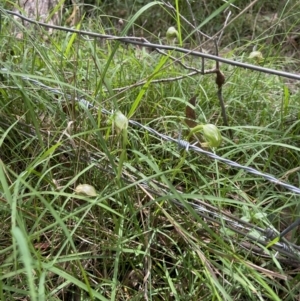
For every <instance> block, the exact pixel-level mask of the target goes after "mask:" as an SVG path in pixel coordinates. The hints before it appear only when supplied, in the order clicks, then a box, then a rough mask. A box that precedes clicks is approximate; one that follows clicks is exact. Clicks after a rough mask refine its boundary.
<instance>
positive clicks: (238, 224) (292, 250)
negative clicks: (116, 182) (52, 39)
mask: <svg viewBox="0 0 300 301" xmlns="http://www.w3.org/2000/svg"><path fill="white" fill-rule="evenodd" d="M0 11H2V13H4V14H5V13H6V14H11V15H14V16H17V17H19V18H22V19H23V20H26V21H28V22H31V23H33V24H36V25H39V26H43V27H47V28H53V29H57V30H63V31H67V32H73V33H78V34H81V35H83V36H91V37H94V38H102V39H110V40H116V41H119V42H121V43H130V44H134V45H141V46H143V47H151V48H155V49H162V50H172V51H177V52H181V53H185V54H188V55H193V56H198V57H202V58H206V59H211V60H215V61H220V62H223V63H226V64H230V65H233V66H237V67H242V68H247V69H250V70H255V71H259V72H264V73H268V74H273V75H277V76H283V77H286V78H291V79H296V80H300V75H298V74H293V73H289V72H284V71H278V70H274V69H269V68H264V67H260V66H255V65H250V64H245V63H242V62H237V61H233V60H228V59H224V58H221V57H219V56H214V55H210V54H206V53H202V52H198V51H193V50H188V49H184V48H180V47H174V46H168V45H160V44H153V43H150V42H148V41H147V40H146V39H144V38H135V37H118V36H112V35H103V34H98V33H93V32H86V31H79V30H75V29H70V28H65V27H61V26H54V25H48V24H45V23H41V22H37V21H34V20H31V19H28V18H26V17H24V16H22V15H20V14H18V13H15V12H11V11H8V10H4V9H2V10H0ZM0 73H2V74H6V75H8V76H9V74H10V73H11V71H10V70H8V69H5V68H2V69H0ZM22 78H23V80H26V81H28V82H31V83H32V84H33V85H36V86H38V87H40V88H42V89H44V90H46V91H49V92H51V93H54V94H57V95H63V96H64V97H66V98H67V99H74V97H72V96H71V95H66V93H65V92H64V91H62V90H60V89H58V88H53V87H49V86H47V85H45V84H43V83H41V82H40V81H38V80H36V79H33V78H31V77H30V76H28V77H26V76H23V77H22ZM75 101H77V102H78V103H80V104H81V105H83V106H84V107H85V108H87V109H93V108H95V109H97V110H100V108H98V107H97V106H95V105H94V104H92V103H91V102H89V101H87V100H86V99H84V98H81V97H77V98H75ZM101 112H102V113H103V114H106V115H111V114H112V112H110V111H108V110H106V109H101ZM129 124H130V125H131V126H135V127H138V128H141V129H143V130H145V131H147V132H149V133H151V134H153V135H155V136H156V137H158V138H160V139H163V140H164V141H170V142H173V143H176V144H177V145H178V146H179V148H181V149H184V150H185V151H188V152H195V153H197V154H199V155H204V156H207V157H209V158H211V159H214V160H218V161H220V162H222V163H223V164H226V165H228V166H231V167H234V168H237V169H241V170H244V171H245V172H248V173H251V174H254V175H256V176H259V177H262V178H264V179H265V180H267V181H270V182H272V183H273V184H275V185H279V186H282V187H284V188H286V189H288V190H289V191H291V192H293V193H295V194H300V188H299V187H296V186H293V185H291V184H288V183H286V182H284V181H282V180H280V179H278V178H276V177H275V176H273V175H270V174H267V173H263V172H261V171H258V170H256V169H254V168H252V167H249V166H244V165H241V164H239V163H238V162H235V161H232V160H229V159H226V158H223V157H221V156H218V155H217V154H215V153H213V152H210V151H207V150H204V149H201V148H200V147H197V146H195V145H193V144H190V143H189V142H188V141H185V140H181V139H179V140H178V139H175V138H173V137H170V136H168V135H165V134H162V133H160V132H158V131H156V130H155V129H153V128H151V127H149V126H146V125H143V124H141V123H139V122H137V121H134V120H129ZM92 160H93V158H92ZM96 162H97V160H96V159H95V160H94V163H95V164H97V163H96ZM98 167H99V166H98ZM100 168H101V167H100ZM141 185H143V187H144V188H146V189H148V190H150V189H151V188H150V187H149V185H148V184H147V183H141ZM154 193H157V191H154ZM160 193H168V191H166V190H165V189H161V192H160ZM171 201H172V202H173V203H174V204H176V205H177V206H180V207H185V206H186V204H188V205H189V206H191V207H193V208H194V209H195V210H196V211H197V213H198V214H199V215H200V216H202V217H205V218H206V219H208V220H212V221H214V222H216V220H221V222H220V221H219V223H220V224H222V225H223V224H224V222H225V223H226V225H227V226H228V227H229V228H232V229H233V230H234V231H236V232H240V234H243V235H244V236H246V237H248V238H249V239H250V240H252V241H256V242H258V243H261V244H262V245H266V244H267V242H268V241H269V240H270V238H272V237H274V235H275V236H276V231H275V230H274V229H271V228H268V229H262V228H259V227H257V226H255V225H253V224H247V223H245V222H242V221H241V220H238V219H235V218H234V217H233V216H226V214H225V213H220V211H219V210H216V209H215V208H213V207H210V206H209V205H208V204H206V203H204V202H201V201H200V200H198V204H197V203H192V202H187V203H186V204H182V203H181V202H180V201H178V200H176V199H172V200H171ZM199 203H201V204H199ZM299 223H300V220H297V221H295V222H294V223H293V224H292V225H291V226H295V225H298V224H299ZM289 228H290V227H289ZM253 230H256V231H258V232H260V233H261V236H260V237H259V238H258V237H255V236H253V235H252V234H251V233H252V232H253ZM284 233H285V234H286V233H287V232H286V231H284ZM272 247H273V248H274V249H275V250H277V251H278V252H280V253H282V254H285V255H287V256H289V257H293V258H294V259H297V260H299V258H300V247H299V246H296V245H293V244H291V243H289V242H277V243H276V244H275V245H274V246H272Z"/></svg>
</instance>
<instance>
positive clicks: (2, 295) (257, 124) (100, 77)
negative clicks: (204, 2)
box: [0, 1, 300, 301]
mask: <svg viewBox="0 0 300 301" xmlns="http://www.w3.org/2000/svg"><path fill="white" fill-rule="evenodd" d="M176 2H178V4H179V5H178V9H177V15H176V14H171V13H170V12H168V16H169V17H168V18H171V17H172V18H173V19H165V20H171V21H170V22H169V21H165V22H166V23H168V22H169V23H172V24H167V25H168V26H174V25H177V26H178V25H180V26H182V28H181V31H180V32H181V35H182V41H183V44H184V46H186V45H191V46H193V45H194V40H193V39H192V37H191V38H190V39H189V40H188V41H187V40H185V37H186V36H188V34H189V33H191V32H192V29H191V28H188V27H186V26H187V25H186V24H185V23H184V21H183V20H182V19H181V20H179V16H180V14H184V13H186V12H185V11H184V9H183V10H182V11H181V1H176ZM124 3H125V4H124ZM124 3H123V5H128V7H130V5H131V4H133V3H132V2H130V1H124ZM135 4H136V6H132V10H130V11H129V13H128V14H130V15H131V16H132V18H130V17H128V20H129V22H128V23H126V24H127V26H125V27H124V28H123V33H122V34H123V35H127V34H129V33H132V32H133V28H134V29H136V28H139V30H138V32H139V31H140V30H141V27H140V26H141V25H142V24H144V23H143V22H141V20H143V19H144V20H145V19H147V18H148V17H149V14H150V13H151V12H152V11H153V10H155V13H156V14H157V15H161V16H163V15H164V14H165V13H166V8H165V7H161V6H160V5H159V4H158V3H155V2H151V3H148V4H147V5H142V4H141V3H140V4H139V5H138V4H137V3H135ZM234 4H235V5H240V4H238V3H234ZM240 7H241V8H244V7H243V6H241V5H240ZM293 7H294V8H295V7H296V4H293V3H292V1H289V2H288V5H287V6H286V7H283V8H281V11H280V13H279V14H278V19H277V20H276V22H277V23H276V24H277V25H278V26H274V27H272V29H271V31H266V32H265V31H264V30H265V29H263V30H262V32H260V33H258V34H257V35H254V37H253V39H252V40H249V39H247V33H246V34H245V35H244V36H242V37H241V38H238V39H237V37H236V35H235V36H234V39H233V41H234V42H233V41H231V40H230V39H229V37H227V35H229V31H226V32H225V38H224V39H225V40H226V41H227V43H228V44H227V45H223V46H222V47H221V49H220V51H222V50H223V47H224V48H225V46H226V47H227V48H226V52H227V54H226V55H227V57H229V58H232V59H233V58H234V59H236V60H240V61H245V62H249V58H248V57H249V55H250V52H251V51H252V50H253V47H254V46H255V45H256V47H257V50H260V51H261V52H262V54H263V56H264V58H265V61H264V62H263V65H264V66H265V67H269V68H276V69H279V70H285V69H289V70H295V71H297V70H296V69H295V68H296V66H297V65H299V59H297V55H299V53H297V52H295V55H294V56H293V57H292V58H289V57H288V56H287V55H285V52H283V49H280V47H278V44H280V43H281V42H282V44H280V45H284V43H285V42H284V41H285V37H286V36H287V32H288V31H293V30H296V28H297V27H299V23H297V21H296V18H295V16H296V13H295V11H294V13H292V10H291V8H293ZM218 8H219V7H218V6H217V5H216V6H215V7H213V8H212V9H211V12H210V14H208V15H207V16H206V17H205V18H207V24H208V25H209V24H213V23H211V22H213V19H212V20H209V16H211V17H213V16H214V12H216V11H217V10H218ZM101 9H103V10H104V9H105V6H104V7H103V8H99V9H98V8H97V7H94V10H93V17H91V18H88V19H85V20H84V21H83V22H82V24H81V29H83V30H89V31H94V32H99V33H101V32H106V31H105V30H104V29H103V28H105V26H104V25H105V24H106V23H105V18H104V17H103V23H101V22H97V21H96V20H97V19H96V18H94V17H95V15H96V14H97V12H101ZM206 9H208V6H207V7H206ZM255 9H258V8H257V7H256V8H255ZM270 11H271V8H270ZM217 12H218V13H215V14H216V18H221V15H220V13H219V11H217ZM255 12H256V11H255ZM102 13H103V12H102ZM254 16H257V17H259V16H260V15H259V14H256V13H254ZM291 16H293V18H292V19H289V17H291ZM186 18H188V16H186ZM205 18H204V19H203V23H205V21H206V19H205ZM242 18H243V17H242ZM107 19H108V17H107ZM188 19H189V18H188ZM298 19H299V18H298ZM189 20H190V19H189ZM243 20H245V19H243ZM286 20H291V22H290V23H287V22H286ZM2 21H3V24H2V29H1V44H0V45H1V46H0V56H1V68H6V69H7V70H8V71H3V69H2V71H1V82H0V134H1V135H0V218H1V227H0V246H1V247H0V299H1V300H17V299H22V300H25V299H26V298H27V299H30V300H39V301H40V300H296V299H297V298H298V296H299V279H298V278H299V276H298V275H297V272H295V271H294V267H293V266H291V265H290V264H289V263H286V262H285V261H284V260H283V259H284V258H282V257H280V256H279V257H278V256H277V257H276V256H275V251H270V256H261V255H260V254H259V253H256V252H254V251H252V250H249V248H248V249H247V248H246V247H243V246H242V245H241V244H242V243H245V244H246V243H247V242H249V240H247V239H246V238H245V237H243V236H241V235H238V234H237V233H235V232H234V231H232V230H230V229H228V227H226V226H225V221H223V226H222V225H218V224H217V223H212V222H209V221H208V220H206V219H203V218H201V217H200V216H199V215H198V213H197V212H196V210H195V209H194V208H193V207H191V206H190V205H189V204H188V203H187V201H191V200H197V199H198V200H202V201H204V202H206V203H207V204H209V205H212V206H214V207H215V208H217V209H219V210H221V211H223V212H226V213H231V214H233V215H234V216H236V217H237V218H241V219H243V220H245V221H248V222H251V223H252V224H255V225H257V226H259V227H262V228H266V227H268V225H269V224H270V223H271V224H272V225H273V226H274V227H275V228H276V229H278V230H283V229H284V228H285V227H286V226H287V225H288V224H290V223H291V222H292V221H293V220H295V219H296V218H297V217H299V204H298V203H299V201H298V199H299V197H298V196H297V195H295V194H293V193H291V192H289V191H287V190H285V189H283V188H281V187H280V186H277V185H274V184H272V183H269V182H267V181H266V180H263V179H262V178H260V177H258V176H255V175H252V174H248V173H246V172H244V171H240V170H236V169H234V168H231V167H228V166H226V165H224V164H222V163H220V162H217V161H214V160H211V159H209V158H207V157H205V156H203V155H199V154H196V153H193V152H191V151H190V152H185V151H184V150H179V149H178V146H177V145H176V144H173V143H171V142H164V141H162V140H161V139H159V138H157V137H155V136H153V135H152V134H150V133H147V132H146V131H144V130H142V129H139V128H137V127H131V126H129V127H128V133H127V135H128V141H127V143H126V141H125V140H124V139H123V138H124V137H123V136H122V133H119V132H118V130H117V128H116V126H115V125H114V120H113V118H111V117H109V116H107V115H105V114H103V113H101V109H106V110H109V111H116V110H120V111H121V112H122V113H123V114H125V115H126V116H128V117H130V118H131V119H132V120H136V121H139V122H140V123H142V124H144V125H147V126H150V127H152V128H154V129H155V130H157V131H159V132H160V133H163V134H166V135H169V136H172V137H175V138H178V135H179V134H180V133H181V135H182V138H186V137H187V135H188V131H189V130H188V129H187V126H186V124H185V122H184V119H185V108H186V106H187V103H188V101H189V99H190V98H191V97H192V96H194V95H195V94H197V95H198V97H197V104H196V108H195V111H196V115H197V122H199V124H200V123H212V124H215V125H217V126H218V128H219V129H220V131H221V133H222V136H223V143H222V145H221V146H220V147H219V148H217V149H214V150H213V151H215V152H216V153H217V154H218V155H220V156H222V157H225V158H227V159H230V160H233V161H237V162H239V163H240V164H242V165H246V166H252V167H254V168H256V169H258V170H259V171H263V172H266V173H270V174H273V175H274V176H276V177H277V178H278V179H282V180H284V181H287V182H289V183H291V184H292V185H295V186H299V171H298V170H297V169H296V168H297V167H298V165H299V161H300V152H299V151H300V149H299V131H300V124H299V121H298V119H299V113H298V111H299V107H300V97H299V92H298V91H297V87H298V83H296V82H292V81H289V80H287V79H283V78H279V77H276V76H273V75H268V74H262V73H258V72H253V71H250V70H245V69H241V68H236V67H232V66H226V65H221V70H222V72H224V74H225V77H226V83H225V85H224V87H223V96H224V99H225V103H226V109H227V115H228V119H229V127H230V128H231V129H232V131H233V133H234V137H233V139H231V138H230V136H229V135H228V132H227V127H225V126H224V125H223V120H222V116H221V109H220V107H219V100H218V98H217V94H216V93H217V87H216V84H215V75H214V74H211V75H205V76H202V75H198V76H194V77H186V78H184V79H181V80H177V81H171V82H163V81H162V82H159V83H153V81H154V80H157V79H166V78H173V77H176V76H179V75H184V74H188V73H189V70H185V69H184V68H182V66H180V65H178V64H176V63H174V62H173V61H172V60H171V59H170V57H168V56H161V55H160V54H158V53H156V52H150V53H149V52H148V51H147V50H146V49H143V48H139V47H133V46H132V45H123V44H121V43H119V42H115V41H111V40H108V41H99V40H90V39H87V37H79V36H78V35H72V34H71V33H70V34H69V33H65V32H56V33H55V34H53V35H52V36H49V38H48V40H47V41H46V40H44V39H43V37H42V36H43V35H42V34H41V35H40V34H39V32H38V31H36V32H34V33H32V32H30V30H29V29H24V28H21V29H19V30H22V31H23V39H22V40H18V39H16V38H15V37H14V35H12V32H13V30H14V26H17V25H16V24H15V21H14V20H13V18H12V17H11V16H9V15H2ZM149 22H150V21H149ZM245 22H246V21H245ZM126 24H125V25H126ZM154 24H155V19H153V21H152V22H151V24H149V27H147V26H148V25H147V24H146V25H145V28H143V30H144V32H150V31H151V26H153V25H154ZM236 24H237V23H236ZM198 25H199V24H198ZM19 26H20V25H19ZM115 26H116V25H114V23H113V24H111V27H110V29H109V30H108V31H109V32H110V33H117V34H119V33H118V31H117V29H116V27H115ZM168 26H167V27H168ZM231 26H234V24H233V25H231ZM236 26H238V25H236ZM167 27H166V28H167ZM213 27H214V26H212V25H211V28H213ZM220 27H221V26H219V27H218V28H216V29H214V30H216V31H217V30H219V29H220ZM162 28H163V30H165V28H164V27H162ZM204 29H208V27H204V28H203V29H201V30H204ZM235 29H236V31H231V33H232V32H234V33H237V32H238V30H239V28H237V27H236V28H235ZM272 30H273V31H272ZM114 31H115V32H114ZM45 34H46V33H44V35H45ZM208 34H211V33H210V32H208ZM149 35H150V33H149ZM272 39H273V42H271V41H270V40H272ZM151 40H154V41H162V42H163V43H166V40H165V38H164V31H162V29H161V31H158V30H157V31H153V32H152V33H151ZM246 40H247V41H246ZM280 41H281V42H280ZM224 43H225V42H224V41H223V44H224ZM228 49H229V50H230V51H229V52H228ZM169 54H170V53H169ZM172 55H173V56H175V57H176V58H178V59H180V60H181V61H182V62H184V63H185V64H186V65H192V66H193V67H196V68H199V69H200V64H201V61H200V59H198V58H197V59H195V58H193V59H192V58H190V57H187V56H183V55H182V54H178V53H172ZM252 63H255V62H253V61H252ZM212 65H213V64H212V63H211V62H207V63H206V68H211V67H212ZM24 77H28V78H31V79H35V80H38V81H40V82H42V83H44V84H45V85H47V86H50V87H53V88H56V89H59V90H61V91H62V92H63V94H62V95H58V94H55V93H51V92H49V91H47V90H46V89H43V88H41V87H38V86H36V85H34V84H33V83H32V82H30V81H28V80H26V79H24ZM139 81H144V84H143V85H142V86H134V87H131V88H128V89H124V90H121V89H120V88H122V87H127V86H130V85H132V84H134V83H136V82H139ZM67 95H71V99H69V98H68V96H67ZM77 96H81V97H83V98H84V99H86V100H87V101H89V102H91V103H92V104H93V105H95V108H93V109H90V110H89V109H87V108H85V107H84V106H82V105H80V104H78V103H77V102H76V101H75V97H77ZM79 184H89V185H92V186H94V187H95V189H96V191H97V196H96V197H95V196H93V197H89V196H84V195H78V194H76V193H75V190H76V187H77V186H78V185H79ZM145 184H147V185H146V186H145ZM172 199H177V200H179V202H181V204H183V207H179V206H176V205H174V204H173V203H172V201H171V200H172ZM288 239H289V240H290V241H291V242H293V243H295V244H299V238H298V230H297V229H296V230H294V231H293V232H292V233H291V235H290V236H289V237H288ZM244 246H245V245H244ZM265 255H266V254H265ZM262 268H263V269H265V270H262ZM72 298H74V299H72ZM76 298H77V299H76Z"/></svg>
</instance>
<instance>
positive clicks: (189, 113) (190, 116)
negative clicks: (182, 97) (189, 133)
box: [185, 95, 197, 128]
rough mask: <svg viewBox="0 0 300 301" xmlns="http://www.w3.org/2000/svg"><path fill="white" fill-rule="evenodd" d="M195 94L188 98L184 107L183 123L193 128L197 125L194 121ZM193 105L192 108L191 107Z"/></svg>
mask: <svg viewBox="0 0 300 301" xmlns="http://www.w3.org/2000/svg"><path fill="white" fill-rule="evenodd" d="M196 97H197V96H196V95H195V96H193V97H192V98H191V99H190V100H189V104H190V105H187V106H186V108H185V123H186V124H187V125H188V126H189V127H190V128H193V127H195V126H196V125H197V122H196V113H195V105H196ZM192 107H193V108H192Z"/></svg>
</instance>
